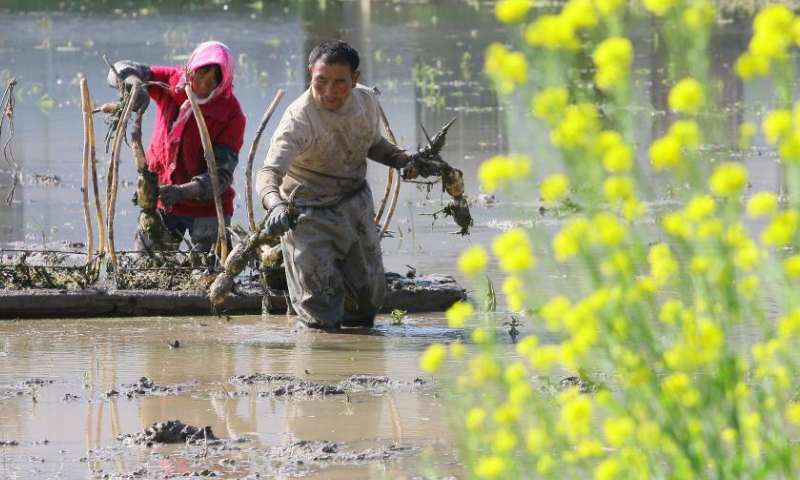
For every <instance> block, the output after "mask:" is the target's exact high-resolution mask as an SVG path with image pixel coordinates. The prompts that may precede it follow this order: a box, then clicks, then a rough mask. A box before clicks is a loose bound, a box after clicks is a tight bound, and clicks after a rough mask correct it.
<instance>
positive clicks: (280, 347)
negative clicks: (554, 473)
mask: <svg viewBox="0 0 800 480" xmlns="http://www.w3.org/2000/svg"><path fill="white" fill-rule="evenodd" d="M431 320H433V321H435V322H436V323H440V322H441V319H435V320H434V319H430V320H425V319H421V320H419V322H421V323H420V324H418V325H417V326H416V327H414V328H412V329H411V330H412V331H413V332H414V334H413V335H411V336H406V335H405V333H404V332H405V330H406V328H405V327H390V326H388V319H383V320H381V321H380V322H381V324H383V322H386V323H387V325H386V326H382V327H380V328H381V329H384V330H386V331H387V332H385V333H384V334H380V335H369V334H361V335H346V334H345V335H326V334H319V333H302V334H299V335H292V334H290V333H289V324H290V322H287V321H286V320H284V319H283V318H282V317H281V318H268V319H267V320H262V319H259V318H255V317H242V318H236V319H234V320H232V321H230V322H225V321H221V320H217V319H205V318H203V319H194V318H179V319H172V320H158V319H156V320H145V319H139V320H137V319H133V320H125V321H121V320H92V321H85V320H82V321H46V320H45V321H23V322H8V323H4V324H0V335H1V336H2V338H3V339H4V340H5V346H4V353H6V354H7V355H6V356H3V357H0V362H2V369H0V396H1V397H2V398H3V399H2V408H0V440H4V441H6V440H12V439H13V440H17V441H19V442H21V445H20V446H19V447H15V449H13V450H9V449H6V450H2V448H0V457H2V458H4V459H7V460H9V461H8V462H7V463H4V465H5V466H3V467H0V468H3V469H4V470H2V473H3V474H4V475H7V476H8V475H11V474H12V473H14V472H19V471H20V469H21V468H24V463H25V462H24V461H23V460H22V459H23V458H25V457H26V456H27V455H37V456H40V457H42V458H44V459H45V463H44V466H42V467H41V468H42V471H45V472H47V471H50V472H52V469H54V468H59V467H58V466H57V465H56V463H57V462H55V459H56V458H59V457H60V456H61V455H62V454H61V453H60V451H61V450H66V451H67V453H65V454H63V455H65V456H66V457H67V458H70V459H73V460H72V461H70V462H65V467H64V468H65V469H66V471H70V472H73V473H79V472H81V470H82V469H85V468H88V469H89V471H91V470H99V469H102V470H104V471H106V472H110V471H116V472H128V471H131V470H134V469H136V468H139V467H140V466H142V465H146V466H148V468H149V470H150V471H151V472H156V471H157V469H161V470H163V471H165V472H174V473H183V472H184V471H189V470H195V465H194V463H193V462H192V461H188V460H189V459H190V458H191V457H186V455H185V454H182V453H180V452H182V451H183V449H184V448H185V447H183V446H175V447H164V448H157V449H155V450H153V452H152V453H156V452H161V453H166V452H172V453H171V455H172V459H171V460H170V459H166V458H163V459H160V455H156V456H154V455H152V454H150V453H148V451H144V450H140V449H139V448H137V447H124V446H121V444H120V443H119V442H117V441H116V437H117V436H118V435H121V434H131V433H136V432H138V431H141V430H143V429H144V428H145V427H147V426H149V425H151V424H152V423H154V422H161V421H167V420H171V419H180V420H181V421H183V422H184V423H186V424H190V425H196V426H204V425H210V426H211V427H212V429H213V431H214V432H215V433H216V435H217V436H218V437H221V438H224V439H237V438H243V437H244V438H249V439H250V440H252V442H249V443H246V444H242V445H244V446H246V447H247V448H248V449H255V451H251V452H250V453H249V454H243V453H239V452H236V451H229V452H223V453H222V454H219V455H221V456H219V455H218V457H215V458H214V460H213V462H212V464H213V463H216V462H218V461H219V460H220V459H221V458H229V457H231V458H232V457H235V458H236V461H235V462H233V463H235V464H237V465H239V466H238V467H237V468H238V469H239V470H238V475H240V476H241V475H244V474H247V473H249V472H251V471H255V470H259V471H262V472H266V471H269V469H270V468H274V465H273V464H271V463H270V462H263V461H261V460H256V458H259V457H263V454H259V453H258V451H259V449H265V448H269V447H270V446H276V445H281V444H286V443H290V442H295V441H299V440H327V441H333V442H336V443H338V444H339V445H340V447H339V448H340V449H342V450H348V451H350V450H352V451H355V452H361V451H364V450H367V449H369V448H375V447H385V446H388V445H397V446H402V447H412V448H414V450H411V451H410V452H409V453H407V454H403V455H402V456H400V457H398V458H397V459H395V460H393V461H392V462H391V464H390V466H389V467H387V468H389V469H390V470H392V471H397V472H414V471H417V468H418V462H419V461H420V460H419V455H420V454H421V452H422V451H424V449H427V448H435V449H442V448H443V447H444V445H446V443H445V442H447V432H446V429H445V424H444V422H443V419H442V418H441V416H442V414H443V412H442V411H441V410H440V406H439V404H438V401H437V400H436V398H435V397H433V396H432V390H431V389H430V388H419V387H413V386H412V384H413V382H412V381H413V379H414V378H416V377H417V376H418V375H419V371H418V369H417V357H418V355H419V353H420V351H421V350H422V349H424V348H425V346H426V345H427V344H429V343H430V342H431V341H432V339H433V338H436V337H437V336H438V335H439V332H440V330H441V328H440V327H432V328H430V332H431V335H429V336H427V337H426V336H425V335H423V333H424V331H425V330H426V329H427V328H428V327H426V326H425V325H427V324H428V323H429V322H431ZM120 332H125V334H124V335H121V334H120ZM174 338H177V339H179V340H180V341H181V347H180V348H178V349H170V348H169V347H168V346H167V344H166V342H165V340H166V339H174ZM253 373H270V374H276V373H285V374H290V375H294V376H296V377H299V378H301V379H304V380H308V381H313V382H317V383H322V384H336V383H338V382H340V381H342V380H346V379H347V378H349V377H350V376H352V375H356V374H359V375H375V376H383V375H386V376H388V377H389V378H390V379H392V380H395V381H398V382H400V383H401V385H400V386H396V387H393V388H388V389H384V388H379V389H375V390H372V391H370V390H367V391H352V392H350V393H349V395H346V396H345V395H336V396H330V397H324V398H319V397H318V398H307V397H293V396H268V397H261V396H259V395H258V392H259V391H265V390H268V389H269V385H266V384H258V383H256V384H254V385H252V386H246V385H240V384H235V383H228V379H229V378H231V377H233V376H236V375H242V374H245V375H248V374H253ZM142 376H146V377H148V378H150V379H152V380H153V381H155V382H156V383H157V384H160V385H174V384H180V385H182V388H183V390H182V391H181V392H180V393H179V394H177V395H165V396H158V395H154V396H142V397H134V398H131V399H127V398H125V397H124V396H120V397H109V398H107V397H106V396H105V392H106V391H108V390H111V389H115V390H117V391H120V390H121V389H120V386H121V385H122V384H129V383H135V382H136V381H137V380H138V379H139V378H140V377H142ZM32 378H41V379H51V380H56V382H55V383H53V384H51V385H44V386H40V387H39V388H38V391H37V394H36V395H37V401H36V402H33V401H32V399H31V397H30V396H29V395H26V394H24V395H21V396H16V395H14V393H15V391H16V390H22V391H25V390H24V387H22V388H21V387H19V384H20V382H23V381H25V380H30V379H32ZM84 384H85V385H84ZM67 394H69V395H74V396H76V397H78V398H77V399H73V400H70V401H65V400H63V398H64V397H65V395H67ZM44 438H47V439H48V440H49V442H50V443H49V444H47V445H39V446H37V445H33V444H32V442H35V441H40V440H42V439H44ZM120 447H122V448H120ZM86 452H89V456H88V462H86V464H85V465H84V464H83V463H81V462H78V459H79V458H80V457H84V456H86ZM92 452H94V453H92ZM111 452H114V453H115V454H114V455H110V453H111ZM254 452H255V453H254ZM440 453H441V452H440ZM442 455H444V457H442V461H447V462H450V463H454V462H453V461H452V459H451V458H450V457H449V456H450V452H449V451H448V449H446V448H445V449H444V451H443V453H442ZM73 457H74V458H73ZM158 459H160V460H161V463H157V462H156V460H158ZM251 461H252V462H253V463H252V464H251ZM154 462H156V463H154ZM212 466H213V465H212ZM341 467H342V468H343V469H344V470H346V471H349V472H351V473H352V472H353V471H355V472H361V473H360V474H357V475H360V476H364V475H366V473H365V472H369V471H371V470H372V469H374V468H375V465H374V464H370V463H369V462H367V463H360V464H354V465H342V466H341ZM453 468H457V467H455V466H452V465H451V466H449V467H447V470H448V471H453V472H454V471H455V470H452V469H453ZM214 469H216V470H219V467H218V466H216V467H215V468H214ZM331 469H333V471H334V472H335V471H336V469H335V468H333V467H331ZM223 470H224V469H223ZM305 470H310V471H312V472H314V471H317V470H319V471H321V470H326V471H327V466H326V465H324V464H323V465H316V466H315V465H308V466H306V467H305ZM84 473H86V471H85V470H84ZM229 473H232V472H229Z"/></svg>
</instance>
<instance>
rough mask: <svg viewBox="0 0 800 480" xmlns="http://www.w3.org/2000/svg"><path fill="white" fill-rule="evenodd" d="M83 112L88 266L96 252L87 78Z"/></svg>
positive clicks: (84, 217) (82, 91) (82, 100)
mask: <svg viewBox="0 0 800 480" xmlns="http://www.w3.org/2000/svg"><path fill="white" fill-rule="evenodd" d="M80 85H81V111H82V112H83V165H82V175H81V193H82V194H83V220H84V223H85V224H86V265H91V263H92V253H93V252H94V232H92V218H91V212H90V211H89V157H90V156H91V152H90V148H91V147H90V140H89V119H90V118H91V117H92V106H91V103H90V101H89V86H88V84H87V82H86V79H85V78H82V79H81V82H80Z"/></svg>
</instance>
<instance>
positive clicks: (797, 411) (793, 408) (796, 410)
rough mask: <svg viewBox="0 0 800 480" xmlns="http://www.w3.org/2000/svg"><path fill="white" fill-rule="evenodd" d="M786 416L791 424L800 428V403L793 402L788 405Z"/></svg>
mask: <svg viewBox="0 0 800 480" xmlns="http://www.w3.org/2000/svg"><path fill="white" fill-rule="evenodd" d="M785 416H786V420H788V421H789V422H791V423H792V424H793V425H794V426H796V427H798V426H800V403H797V402H791V403H789V404H788V405H786V412H785Z"/></svg>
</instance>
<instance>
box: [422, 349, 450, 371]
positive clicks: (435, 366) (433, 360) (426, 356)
mask: <svg viewBox="0 0 800 480" xmlns="http://www.w3.org/2000/svg"><path fill="white" fill-rule="evenodd" d="M446 355H447V348H446V347H445V346H444V345H442V344H441V343H434V344H433V345H431V346H429V347H428V349H427V350H425V353H423V354H422V357H420V359H419V368H420V369H421V370H422V371H423V372H426V373H436V372H438V371H439V368H440V367H441V365H442V361H443V360H444V357H445V356H446Z"/></svg>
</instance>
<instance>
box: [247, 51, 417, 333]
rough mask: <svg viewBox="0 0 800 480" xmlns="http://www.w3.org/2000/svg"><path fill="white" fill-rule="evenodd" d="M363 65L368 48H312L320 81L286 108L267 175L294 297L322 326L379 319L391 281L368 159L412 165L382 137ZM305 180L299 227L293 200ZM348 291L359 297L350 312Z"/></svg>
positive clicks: (268, 205)
mask: <svg viewBox="0 0 800 480" xmlns="http://www.w3.org/2000/svg"><path fill="white" fill-rule="evenodd" d="M358 66H359V58H358V53H357V52H356V51H355V49H354V48H353V47H352V46H350V45H349V44H347V43H346V42H343V41H340V40H331V41H326V42H323V43H321V44H319V45H317V46H316V47H315V48H314V49H313V50H312V51H311V54H310V55H309V57H308V68H309V71H310V73H311V86H310V88H309V89H308V90H307V91H306V92H305V93H304V94H303V95H301V96H300V97H299V98H298V99H297V100H295V101H294V103H292V104H291V105H290V106H289V108H288V109H287V110H286V113H284V115H283V118H282V119H281V123H280V125H279V126H278V128H277V130H276V131H275V133H274V135H273V136H272V141H271V144H270V149H269V153H268V154H267V158H266V160H265V161H264V166H263V167H262V168H261V170H260V171H259V172H258V179H257V189H258V192H259V195H260V198H261V202H262V204H263V205H264V208H265V209H266V210H267V211H268V213H269V216H268V219H267V229H268V230H269V232H270V233H273V234H274V233H284V232H285V235H283V237H282V238H281V247H282V249H283V259H284V264H285V267H286V280H287V284H288V286H289V297H290V298H291V301H292V305H293V306H294V308H295V310H296V311H297V314H298V315H299V319H300V321H301V322H302V323H303V324H304V325H306V326H308V327H312V328H337V327H340V326H368V327H371V326H372V325H373V322H374V318H375V314H376V313H377V312H378V310H379V309H380V307H381V306H382V305H383V297H384V295H385V293H386V279H385V276H384V271H383V258H382V257H381V250H380V238H379V234H378V231H377V229H376V228H375V223H374V220H373V217H374V216H375V214H374V206H373V203H372V192H371V190H370V188H369V185H368V184H367V182H366V171H367V162H366V160H367V157H369V158H370V159H372V160H375V161H377V162H380V163H382V164H384V165H387V166H389V167H392V168H403V167H405V166H407V165H408V163H409V162H410V161H411V156H410V155H409V154H408V152H406V151H404V150H402V149H399V148H397V147H396V146H394V145H392V144H391V143H390V142H389V141H388V140H386V139H385V138H383V136H382V135H381V129H380V113H379V109H380V106H379V104H378V100H377V98H376V97H375V95H374V94H373V93H372V92H371V91H370V90H368V89H366V88H364V87H361V86H358V77H359V75H360V73H361V72H360V71H359V70H358ZM301 185H302V186H303V189H302V190H300V191H298V195H297V198H296V199H295V206H296V207H297V208H298V210H299V213H300V215H299V217H298V218H297V221H296V225H294V226H292V223H293V222H292V219H291V218H290V215H289V212H288V210H287V208H288V204H287V201H286V199H287V198H289V195H290V194H291V193H292V192H293V191H294V190H295V189H296V188H298V187H299V186H301ZM346 294H347V295H348V296H349V297H351V298H352V299H353V300H354V302H348V306H347V308H345V295H346ZM350 303H353V305H350Z"/></svg>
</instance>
